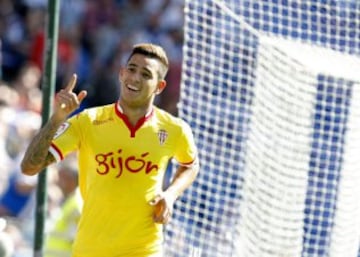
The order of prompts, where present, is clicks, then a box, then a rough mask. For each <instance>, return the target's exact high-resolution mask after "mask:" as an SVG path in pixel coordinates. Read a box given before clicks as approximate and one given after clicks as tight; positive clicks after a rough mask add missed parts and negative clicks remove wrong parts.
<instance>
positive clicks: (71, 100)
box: [21, 74, 87, 175]
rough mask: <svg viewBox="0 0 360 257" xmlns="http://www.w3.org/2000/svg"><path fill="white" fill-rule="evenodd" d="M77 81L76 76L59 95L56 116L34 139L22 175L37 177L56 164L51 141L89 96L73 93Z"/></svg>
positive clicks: (26, 155)
mask: <svg viewBox="0 0 360 257" xmlns="http://www.w3.org/2000/svg"><path fill="white" fill-rule="evenodd" d="M76 80H77V76H76V74H74V75H73V76H72V77H71V79H70V81H69V83H68V85H67V86H66V87H65V88H64V89H62V90H60V91H59V93H58V94H57V97H56V98H57V99H56V100H57V101H56V104H55V109H54V114H53V115H52V116H51V118H50V120H49V121H48V122H47V123H46V124H45V126H44V127H42V128H41V130H40V132H39V133H38V134H37V135H36V136H35V137H34V138H33V140H32V141H31V142H30V144H29V146H28V148H27V150H26V152H25V155H24V157H23V160H22V162H21V170H22V173H24V174H26V175H35V174H37V173H39V172H40V171H42V170H43V169H44V168H45V167H47V166H48V165H49V164H51V163H53V162H55V158H54V157H53V155H52V154H51V153H50V152H49V147H50V144H51V141H52V139H53V138H54V135H55V133H56V131H57V129H58V128H59V126H60V125H61V124H62V123H63V122H65V120H66V118H67V117H68V116H69V114H71V113H72V112H73V111H75V110H76V109H78V108H79V106H80V104H81V102H82V100H83V99H84V98H85V97H86V95H87V92H86V91H85V90H82V91H81V92H80V93H79V94H78V95H76V94H75V93H74V92H73V89H74V87H75V84H76Z"/></svg>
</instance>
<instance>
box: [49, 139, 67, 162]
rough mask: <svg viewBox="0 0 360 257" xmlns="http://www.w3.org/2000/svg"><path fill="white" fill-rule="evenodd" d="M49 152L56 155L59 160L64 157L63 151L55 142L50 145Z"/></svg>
mask: <svg viewBox="0 0 360 257" xmlns="http://www.w3.org/2000/svg"><path fill="white" fill-rule="evenodd" d="M49 152H50V153H51V154H52V155H53V156H54V158H55V160H56V161H57V162H59V161H61V160H63V159H64V156H63V154H62V153H61V151H60V149H59V148H58V147H57V146H56V145H55V144H54V143H52V144H51V145H50V148H49Z"/></svg>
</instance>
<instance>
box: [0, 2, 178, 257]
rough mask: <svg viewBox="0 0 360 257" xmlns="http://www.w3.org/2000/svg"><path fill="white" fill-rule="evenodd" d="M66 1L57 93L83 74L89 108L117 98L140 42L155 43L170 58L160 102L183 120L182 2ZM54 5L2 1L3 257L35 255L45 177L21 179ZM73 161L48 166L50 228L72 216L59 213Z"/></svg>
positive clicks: (37, 119)
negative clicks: (122, 72) (38, 195)
mask: <svg viewBox="0 0 360 257" xmlns="http://www.w3.org/2000/svg"><path fill="white" fill-rule="evenodd" d="M59 2H60V14H59V29H58V36H59V40H58V45H57V46H58V51H57V67H56V74H55V75H56V85H55V87H56V88H55V91H58V90H60V89H61V88H62V87H63V86H64V84H66V82H67V80H68V79H69V77H70V76H71V75H72V74H73V73H77V75H78V84H77V87H76V90H77V91H80V90H82V89H86V90H87V91H88V97H87V98H86V100H85V101H84V102H83V104H82V106H81V108H87V107H92V106H98V105H103V104H109V103H113V102H115V101H117V99H118V96H119V84H118V83H119V82H118V73H119V67H120V66H121V65H124V64H125V61H126V58H127V56H128V53H129V51H130V50H131V47H132V46H133V44H136V43H139V42H152V43H157V44H160V45H162V46H163V47H164V49H165V50H166V51H167V53H168V56H169V61H170V70H169V74H168V76H167V82H168V86H167V88H166V89H165V91H164V92H163V93H162V94H161V95H160V96H158V99H156V104H157V105H158V106H160V107H161V108H164V109H166V110H168V111H169V112H171V113H173V114H174V115H177V107H176V105H177V102H178V97H179V86H180V75H181V63H182V45H183V8H184V3H183V1H182V0H152V1H146V0H131V1H130V0H127V1H125V0H59ZM47 4H48V1H47V0H0V44H1V52H0V64H1V69H0V159H1V164H2V165H0V257H2V256H6V257H25V256H31V255H32V247H33V246H32V245H33V239H34V220H35V213H34V206H35V202H36V199H35V191H36V185H37V176H32V177H28V176H25V175H23V174H21V171H20V166H19V162H20V160H21V158H22V154H23V151H24V150H25V147H26V146H27V144H28V142H29V140H30V139H31V138H32V137H33V135H34V133H36V131H37V130H38V129H39V128H40V127H41V123H42V118H41V114H42V101H43V93H42V75H43V72H44V64H43V60H44V48H45V46H46V43H45V41H46V40H45V39H46V20H47V19H48V18H51V17H48V11H47ZM73 162H74V160H73V158H70V159H69V161H68V162H67V163H65V164H64V165H62V166H60V165H58V164H55V165H52V166H51V167H50V168H49V169H48V176H47V179H48V180H49V181H48V202H47V212H48V219H47V221H46V229H50V228H51V227H53V228H54V227H56V226H57V223H56V222H57V219H58V217H59V216H61V215H63V214H64V213H62V214H61V215H59V213H60V212H61V211H60V210H64V209H66V208H64V205H65V202H66V200H67V199H68V197H69V195H70V193H69V192H68V191H69V190H70V189H69V188H68V187H69V185H70V184H72V182H71V181H72V180H73V179H74V177H73V176H67V178H63V177H62V176H63V174H66V172H59V171H60V170H61V169H63V170H64V169H65V170H68V171H73V169H74V165H73ZM72 173H73V172H70V174H72ZM64 176H65V175H64ZM66 179H67V180H66ZM64 180H66V181H67V182H66V183H64V182H63V181H64ZM71 190H72V191H71V192H74V191H75V188H74V187H73V188H72V189H71ZM71 194H73V193H71ZM72 215H73V216H74V215H75V214H74V213H72ZM72 218H73V217H72ZM5 250H8V251H9V255H6V254H5ZM11 252H12V253H11ZM48 256H49V257H51V256H52V255H48ZM64 256H65V255H64Z"/></svg>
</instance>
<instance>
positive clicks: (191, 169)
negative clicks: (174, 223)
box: [150, 160, 200, 224]
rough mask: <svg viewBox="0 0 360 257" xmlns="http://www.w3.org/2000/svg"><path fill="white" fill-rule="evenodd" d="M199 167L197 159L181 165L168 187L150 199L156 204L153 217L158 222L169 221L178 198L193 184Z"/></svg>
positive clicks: (152, 203)
mask: <svg viewBox="0 0 360 257" xmlns="http://www.w3.org/2000/svg"><path fill="white" fill-rule="evenodd" d="M199 169H200V167H199V162H198V161H197V160H196V161H195V162H194V163H192V164H191V165H187V166H182V165H180V166H179V167H178V168H177V170H176V173H175V175H174V178H173V179H172V181H171V183H170V185H169V186H168V188H166V189H165V191H164V192H163V193H162V194H159V195H157V196H156V197H155V198H154V199H153V200H151V201H150V204H151V205H154V206H155V211H154V217H153V218H154V221H155V222H156V223H163V224H166V223H168V222H169V220H170V218H171V215H172V211H173V207H174V203H175V201H176V199H177V198H178V197H180V196H181V195H182V193H183V192H184V191H185V190H186V189H187V188H189V187H190V186H191V184H192V183H193V182H194V180H195V178H196V176H197V174H198V173H199Z"/></svg>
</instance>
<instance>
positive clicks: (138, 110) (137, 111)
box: [119, 101, 153, 126]
mask: <svg viewBox="0 0 360 257" xmlns="http://www.w3.org/2000/svg"><path fill="white" fill-rule="evenodd" d="M119 106H120V109H121V111H122V113H123V114H125V115H126V116H127V118H128V119H129V122H130V123H131V124H132V125H133V126H135V125H136V123H137V122H138V121H139V120H140V119H141V118H143V117H144V116H146V115H148V114H149V113H150V112H151V110H152V108H153V106H152V105H149V106H147V107H131V106H128V105H126V104H124V103H122V102H121V101H119Z"/></svg>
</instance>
